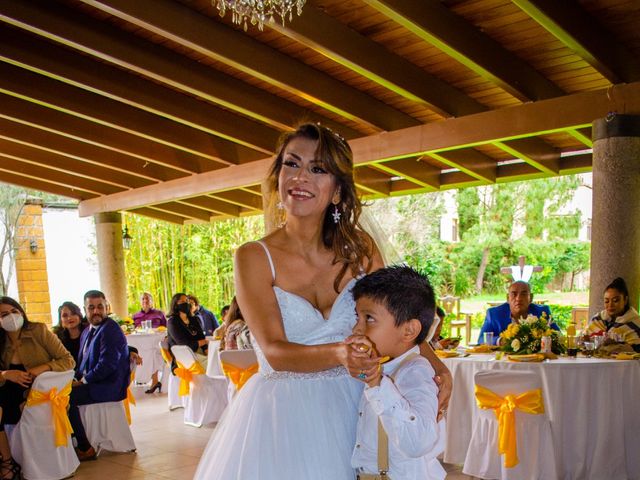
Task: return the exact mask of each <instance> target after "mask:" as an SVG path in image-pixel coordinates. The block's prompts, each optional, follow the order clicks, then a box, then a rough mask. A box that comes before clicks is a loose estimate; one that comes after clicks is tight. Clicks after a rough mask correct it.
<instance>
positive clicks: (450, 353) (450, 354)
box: [434, 350, 460, 358]
mask: <svg viewBox="0 0 640 480" xmlns="http://www.w3.org/2000/svg"><path fill="white" fill-rule="evenodd" d="M434 351H435V352H436V355H437V356H438V357H440V358H455V357H459V356H460V354H459V353H458V352H456V351H455V350H434Z"/></svg>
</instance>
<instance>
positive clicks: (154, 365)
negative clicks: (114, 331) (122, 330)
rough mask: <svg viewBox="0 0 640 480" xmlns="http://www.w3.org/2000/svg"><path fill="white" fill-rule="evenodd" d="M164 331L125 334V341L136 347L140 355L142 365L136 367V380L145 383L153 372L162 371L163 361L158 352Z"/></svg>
mask: <svg viewBox="0 0 640 480" xmlns="http://www.w3.org/2000/svg"><path fill="white" fill-rule="evenodd" d="M165 335H166V333H132V334H129V335H127V343H128V344H129V346H131V347H135V348H137V349H138V354H139V355H140V356H141V357H142V365H138V368H136V376H135V379H136V382H138V383H147V382H149V381H150V380H151V375H153V372H158V371H162V368H163V366H164V361H163V360H162V354H161V353H160V346H159V344H160V340H162V339H163V338H164V336H165Z"/></svg>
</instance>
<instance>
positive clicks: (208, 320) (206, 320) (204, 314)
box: [189, 295, 218, 336]
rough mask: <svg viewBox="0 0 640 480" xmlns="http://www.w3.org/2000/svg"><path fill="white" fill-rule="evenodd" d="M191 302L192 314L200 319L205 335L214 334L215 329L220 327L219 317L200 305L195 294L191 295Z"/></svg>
mask: <svg viewBox="0 0 640 480" xmlns="http://www.w3.org/2000/svg"><path fill="white" fill-rule="evenodd" d="M189 303H190V304H191V315H193V316H194V317H196V318H197V319H198V321H199V322H200V326H201V327H202V331H203V332H204V334H205V336H207V335H213V331H214V330H215V329H216V328H218V319H217V318H216V316H215V315H214V313H213V312H211V311H209V310H207V309H206V308H204V307H203V306H202V305H200V302H199V301H198V298H197V297H196V296H195V295H189Z"/></svg>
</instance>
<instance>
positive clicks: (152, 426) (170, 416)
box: [74, 387, 470, 480]
mask: <svg viewBox="0 0 640 480" xmlns="http://www.w3.org/2000/svg"><path fill="white" fill-rule="evenodd" d="M145 388H146V387H135V388H134V389H133V390H134V394H135V396H136V399H137V401H138V405H137V406H135V407H132V408H131V410H132V411H131V416H132V417H133V424H132V425H131V430H132V431H133V437H134V439H135V442H136V446H137V447H138V450H137V452H136V453H110V452H102V453H101V454H100V456H99V457H98V460H96V461H89V462H83V463H82V464H80V468H78V470H77V472H76V474H75V476H74V479H75V480H143V479H145V480H151V479H154V480H166V479H167V478H170V479H176V480H188V479H191V478H192V477H193V474H194V472H195V469H196V466H197V465H198V461H199V460H200V455H201V454H202V451H203V450H204V447H205V446H206V444H207V441H208V440H209V436H210V435H211V431H212V430H213V428H212V427H202V428H194V427H189V426H187V425H185V424H184V423H182V415H183V411H182V410H181V409H179V410H174V411H172V412H170V411H169V410H168V409H167V396H166V394H158V393H155V394H153V395H145V394H144V389H145ZM445 467H446V468H447V471H448V472H449V473H448V475H447V480H463V479H469V478H470V477H467V476H466V475H463V474H462V473H460V469H459V468H458V467H455V466H453V465H446V466H445Z"/></svg>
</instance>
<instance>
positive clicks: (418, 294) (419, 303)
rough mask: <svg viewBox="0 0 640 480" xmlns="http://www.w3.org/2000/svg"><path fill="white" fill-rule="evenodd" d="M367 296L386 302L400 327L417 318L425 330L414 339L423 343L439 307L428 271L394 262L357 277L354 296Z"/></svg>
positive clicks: (355, 297) (384, 303) (386, 306)
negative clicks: (394, 264)
mask: <svg viewBox="0 0 640 480" xmlns="http://www.w3.org/2000/svg"><path fill="white" fill-rule="evenodd" d="M362 297H366V298H370V299H371V300H373V301H375V302H377V303H380V304H381V305H384V306H385V308H386V309H387V310H389V313H391V315H393V318H394V319H395V324H396V326H397V327H399V326H400V325H402V324H403V323H406V322H408V321H409V320H411V319H412V318H417V319H418V320H419V321H420V324H421V325H422V330H421V331H420V333H419V334H418V336H417V337H416V339H415V343H416V345H419V344H421V343H422V342H423V341H424V339H425V338H426V336H427V333H429V329H430V328H431V324H432V323H433V316H434V313H435V309H436V299H435V295H434V293H433V288H432V287H431V283H430V282H429V279H428V278H427V276H426V275H423V274H421V273H419V272H417V271H415V270H414V269H413V268H411V267H407V266H402V265H398V266H392V267H386V268H382V269H380V270H376V271H375V272H373V273H370V274H369V275H367V276H365V277H363V278H361V279H360V280H358V281H357V282H356V284H355V286H354V287H353V298H354V299H355V300H356V301H357V300H358V299H359V298H362Z"/></svg>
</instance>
